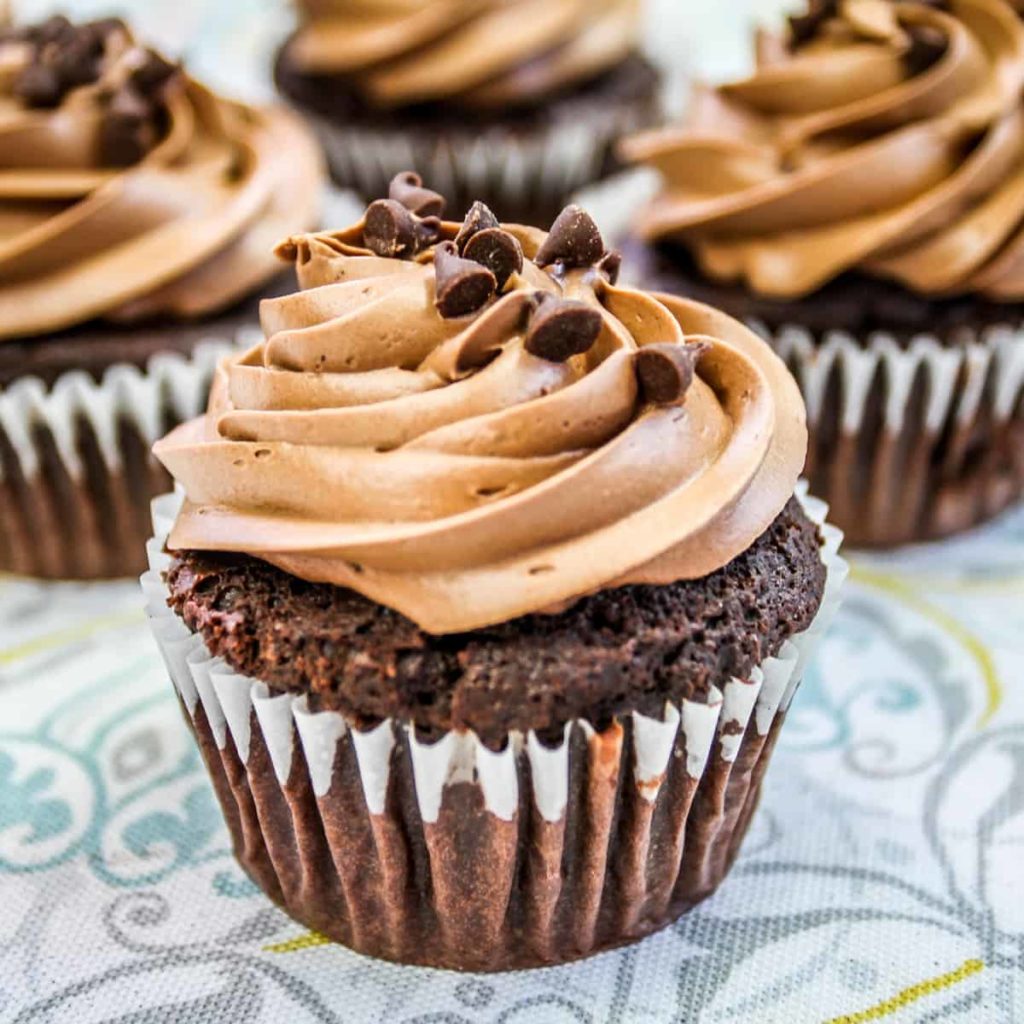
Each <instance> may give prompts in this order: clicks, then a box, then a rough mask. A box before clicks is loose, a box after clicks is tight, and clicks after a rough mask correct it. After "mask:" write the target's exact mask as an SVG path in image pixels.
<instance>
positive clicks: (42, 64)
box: [12, 15, 126, 108]
mask: <svg viewBox="0 0 1024 1024" xmlns="http://www.w3.org/2000/svg"><path fill="white" fill-rule="evenodd" d="M118 31H120V32H124V31H126V29H125V27H124V23H123V22H122V21H120V20H119V19H116V18H104V19H102V20H101V21H91V22H86V23H85V24H83V25H73V24H72V23H71V22H70V21H68V19H67V18H65V17H63V16H62V15H55V16H54V17H52V18H49V19H47V20H46V21H44V22H43V23H42V24H40V25H36V26H30V27H28V28H25V29H22V30H20V33H19V36H18V38H20V39H21V41H23V42H27V43H29V44H31V46H32V57H31V60H30V62H29V64H28V65H27V66H26V67H24V68H23V69H22V70H21V72H20V73H19V74H18V76H17V78H16V79H15V81H14V84H13V89H12V91H13V94H14V96H15V97H16V98H17V99H18V100H20V101H21V102H22V103H24V104H25V105H26V106H29V107H40V108H47V107H56V106H58V105H59V104H60V102H61V101H62V100H63V99H64V96H65V95H66V94H67V93H68V92H69V91H70V90H71V89H75V88H78V87H79V86H83V85H89V84H90V83H92V82H95V81H97V80H98V79H99V77H100V75H101V73H102V61H103V53H104V49H105V46H106V41H107V39H108V37H109V36H110V35H111V33H113V32H118Z"/></svg>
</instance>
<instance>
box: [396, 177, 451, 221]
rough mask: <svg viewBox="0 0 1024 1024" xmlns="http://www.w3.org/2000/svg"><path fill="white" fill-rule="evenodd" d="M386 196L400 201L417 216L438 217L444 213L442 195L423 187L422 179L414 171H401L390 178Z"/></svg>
mask: <svg viewBox="0 0 1024 1024" xmlns="http://www.w3.org/2000/svg"><path fill="white" fill-rule="evenodd" d="M388 198H389V199H394V200H395V201H396V202H399V203H401V204H402V205H403V206H404V207H405V208H406V209H407V210H410V211H411V212H412V213H415V214H416V215H417V216H418V217H440V216H441V215H442V214H443V213H444V205H445V203H444V196H442V195H441V193H440V192H435V191H434V190H433V189H429V188H424V187H423V179H422V178H421V177H420V176H419V175H418V174H417V173H416V172H415V171H403V172H402V173H401V174H396V175H395V176H394V177H393V178H392V179H391V184H390V186H389V187H388Z"/></svg>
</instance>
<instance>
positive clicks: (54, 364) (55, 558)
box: [0, 17, 322, 577]
mask: <svg viewBox="0 0 1024 1024" xmlns="http://www.w3.org/2000/svg"><path fill="white" fill-rule="evenodd" d="M321 180H322V171H321V163H320V156H319V153H318V151H317V147H316V143H315V140H314V139H313V138H312V137H311V135H310V134H309V133H308V132H307V130H306V129H305V127H304V126H303V125H301V124H300V123H299V122H298V119H297V118H296V117H295V116H294V115H293V114H290V113H287V112H285V111H283V110H270V109H255V108H251V107H245V106H241V105H239V104H236V103H231V102H228V101H226V100H223V99H221V98H220V97H218V96H215V95H214V94H213V93H211V92H209V91H208V90H207V89H205V88H204V87H203V86H202V85H200V84H199V83H198V82H195V81H193V80H192V79H191V78H189V77H188V76H187V75H186V74H185V73H184V72H183V71H182V70H181V68H179V67H178V66H177V65H175V64H172V63H170V62H168V61H167V60H165V59H164V58H163V57H162V56H160V54H158V53H156V52H155V51H153V50H151V49H148V48H146V47H144V46H142V45H140V44H139V43H137V42H136V41H135V39H134V38H133V36H132V34H131V32H130V30H129V29H128V28H127V27H126V25H125V24H124V23H123V22H122V21H119V20H117V19H107V20H103V21H93V22H88V23H84V24H78V25H75V24H72V23H71V22H69V21H68V20H67V19H66V18H63V17H54V18H51V19H50V20H48V21H46V22H44V23H43V24H40V25H36V26H33V27H29V28H15V29H8V30H6V31H5V32H4V33H3V34H2V35H0V199H2V202H0V570H7V571H14V572H22V573H33V574H38V575H41V576H51V577H103V576H118V575H129V574H131V573H133V572H137V571H139V569H141V567H142V566H141V564H140V558H139V546H140V544H144V542H145V538H146V536H148V532H149V527H148V506H149V502H150V500H151V498H152V497H153V496H154V494H157V493H160V492H162V491H164V490H166V488H167V480H168V478H167V476H166V474H165V473H164V472H163V471H162V469H160V467H159V465H158V464H157V463H156V461H155V460H154V459H153V458H152V457H151V456H150V454H149V447H150V445H151V444H152V442H153V440H155V439H156V438H157V437H159V436H160V435H161V434H163V433H164V432H166V430H167V429H169V428H170V427H171V426H173V425H174V424H176V423H178V422H181V421H182V420H184V419H188V418H190V417H191V416H193V415H195V414H196V413H198V412H199V411H200V410H201V409H202V407H203V404H204V403H205V399H206V394H207V390H208V387H209V381H210V377H211V374H212V369H213V366H214V363H215V360H216V357H217V353H218V351H223V350H224V348H225V346H226V345H228V344H230V343H231V342H232V341H233V340H234V338H235V335H236V334H237V333H238V332H239V331H240V330H242V329H243V327H244V326H246V325H248V326H249V327H250V328H251V327H252V326H253V325H254V324H256V323H258V312H257V302H256V299H257V297H258V296H259V295H262V294H280V293H281V291H282V290H283V289H284V288H286V287H287V284H285V283H284V282H283V281H282V280H281V271H280V265H279V264H278V263H277V262H276V261H275V260H274V258H273V256H272V253H271V249H272V247H273V244H274V242H275V241H276V239H278V238H279V237H280V236H281V234H282V232H288V231H291V230H302V229H305V228H310V227H313V226H314V225H315V223H316V216H317V212H318V199H319V191H320V187H321Z"/></svg>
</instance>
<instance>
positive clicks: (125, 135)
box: [100, 85, 157, 167]
mask: <svg viewBox="0 0 1024 1024" xmlns="http://www.w3.org/2000/svg"><path fill="white" fill-rule="evenodd" d="M156 139H157V131H156V126H155V124H154V123H153V108H152V106H151V105H150V104H149V103H148V102H147V101H146V100H145V99H144V98H143V97H142V96H140V95H139V94H138V93H137V92H136V91H135V90H134V89H133V88H132V87H131V86H129V85H125V86H122V87H121V88H120V89H118V91H117V92H116V93H114V95H113V96H112V97H111V98H110V100H109V102H108V104H107V108H106V110H105V111H104V114H103V120H102V121H101V122H100V160H101V161H102V163H103V164H104V165H105V166H107V167H128V166H130V165H131V164H134V163H138V161H139V160H141V159H142V158H143V157H144V156H145V155H146V154H147V153H148V152H149V151H150V150H151V149H152V148H153V146H154V145H156Z"/></svg>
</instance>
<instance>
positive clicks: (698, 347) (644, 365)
mask: <svg viewBox="0 0 1024 1024" xmlns="http://www.w3.org/2000/svg"><path fill="white" fill-rule="evenodd" d="M706 347H707V346H706V345H704V344H702V343H693V344H687V345H677V344H675V343H674V342H658V343H656V344H653V345H644V346H643V347H642V348H641V349H640V350H639V351H638V352H637V353H636V356H635V366H636V376H637V380H638V381H639V384H640V394H641V395H642V396H643V399H644V401H645V402H650V403H651V404H652V405H675V404H677V403H679V402H681V401H682V399H683V396H684V395H685V394H686V392H687V391H688V390H689V388H690V385H691V384H692V383H693V374H694V369H695V367H696V365H697V360H698V359H699V358H700V355H701V353H702V352H703V351H704V350H705V348H706Z"/></svg>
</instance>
